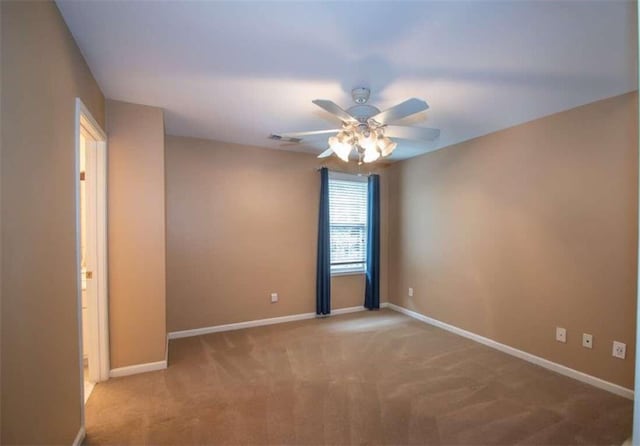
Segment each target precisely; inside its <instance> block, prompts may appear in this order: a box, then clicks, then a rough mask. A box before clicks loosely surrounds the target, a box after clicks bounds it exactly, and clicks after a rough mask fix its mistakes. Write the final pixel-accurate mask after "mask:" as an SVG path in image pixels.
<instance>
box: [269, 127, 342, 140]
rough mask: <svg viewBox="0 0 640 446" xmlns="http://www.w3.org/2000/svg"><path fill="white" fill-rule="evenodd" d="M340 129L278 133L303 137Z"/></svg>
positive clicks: (334, 131)
mask: <svg viewBox="0 0 640 446" xmlns="http://www.w3.org/2000/svg"><path fill="white" fill-rule="evenodd" d="M339 131H340V129H331V130H314V131H311V132H294V133H278V135H280V136H282V137H285V138H303V137H305V136H314V135H326V134H329V133H338V132H339Z"/></svg>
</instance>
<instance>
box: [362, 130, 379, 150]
mask: <svg viewBox="0 0 640 446" xmlns="http://www.w3.org/2000/svg"><path fill="white" fill-rule="evenodd" d="M377 144H378V140H377V138H376V134H375V133H373V132H367V136H365V134H364V133H361V134H360V135H359V137H358V145H359V146H360V147H362V148H363V149H364V150H365V151H367V150H375V148H376V146H377Z"/></svg>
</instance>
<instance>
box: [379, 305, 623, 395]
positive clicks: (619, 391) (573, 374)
mask: <svg viewBox="0 0 640 446" xmlns="http://www.w3.org/2000/svg"><path fill="white" fill-rule="evenodd" d="M386 306H387V307H388V308H390V309H392V310H395V311H398V312H400V313H403V314H406V315H407V316H410V317H412V318H414V319H417V320H419V321H422V322H425V323H427V324H429V325H433V326H434V327H438V328H442V329H443V330H447V331H449V332H451V333H454V334H457V335H459V336H462V337H465V338H468V339H471V340H472V341H476V342H479V343H480V344H484V345H486V346H489V347H492V348H495V349H496V350H500V351H501V352H504V353H507V354H509V355H512V356H515V357H516V358H520V359H523V360H525V361H528V362H531V363H533V364H536V365H539V366H541V367H544V368H545V369H549V370H552V371H554V372H556V373H560V374H561V375H564V376H568V377H569V378H573V379H576V380H578V381H582V382H583V383H586V384H591V385H592V386H595V387H598V388H600V389H603V390H606V391H608V392H611V393H615V394H616V395H620V396H622V397H625V398H628V399H630V400H632V399H633V390H631V389H627V388H626V387H622V386H619V385H617V384H614V383H612V382H609V381H605V380H603V379H600V378H596V377H595V376H591V375H587V374H586V373H583V372H580V371H578V370H575V369H572V368H569V367H567V366H564V365H561V364H558V363H556V362H553V361H549V360H548V359H544V358H541V357H539V356H536V355H532V354H531V353H527V352H525V351H522V350H518V349H517V348H514V347H510V346H508V345H505V344H501V343H500V342H497V341H494V340H493V339H489V338H485V337H484V336H480V335H478V334H475V333H472V332H470V331H467V330H463V329H462V328H459V327H456V326H455V325H450V324H447V323H445V322H441V321H439V320H437V319H433V318H430V317H428V316H425V315H423V314H420V313H417V312H415V311H411V310H408V309H406V308H404V307H401V306H399V305H396V304H392V303H389V304H387V305H386Z"/></svg>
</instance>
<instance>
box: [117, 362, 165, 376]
mask: <svg viewBox="0 0 640 446" xmlns="http://www.w3.org/2000/svg"><path fill="white" fill-rule="evenodd" d="M166 368H167V361H166V359H165V360H164V361H157V362H147V363H146V364H136V365H129V366H126V367H118V368H117V369H111V371H110V372H109V378H119V377H121V376H129V375H136V374H138V373H146V372H155V371H156V370H164V369H166Z"/></svg>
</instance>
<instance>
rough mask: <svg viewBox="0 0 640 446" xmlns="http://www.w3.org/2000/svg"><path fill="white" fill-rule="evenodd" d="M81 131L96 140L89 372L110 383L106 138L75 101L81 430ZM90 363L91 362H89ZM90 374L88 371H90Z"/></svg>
mask: <svg viewBox="0 0 640 446" xmlns="http://www.w3.org/2000/svg"><path fill="white" fill-rule="evenodd" d="M81 128H82V129H84V130H85V131H86V132H87V133H89V134H90V135H91V136H92V137H93V138H94V139H95V140H96V170H97V174H96V191H97V194H96V217H97V222H96V226H97V233H96V237H97V247H98V252H97V265H96V268H95V270H96V280H97V281H98V283H97V286H96V288H97V296H96V305H94V311H91V312H89V311H87V316H88V317H91V318H92V319H93V320H92V321H90V323H91V324H94V325H93V327H95V331H94V332H95V336H90V337H89V340H88V342H89V343H90V344H91V345H90V346H89V351H90V353H91V355H92V356H93V357H94V358H95V359H94V360H93V361H92V362H93V364H97V367H95V369H97V370H92V371H91V375H92V378H93V379H94V380H95V381H96V382H100V381H106V380H107V379H109V367H110V365H109V302H108V276H107V274H108V272H107V267H108V264H107V135H106V133H105V132H104V130H102V128H101V127H100V125H99V124H98V122H97V121H96V120H95V119H94V118H93V116H92V115H91V112H90V111H89V109H88V108H87V107H86V106H85V105H84V103H83V102H82V100H81V99H80V98H76V99H75V169H74V189H75V213H76V215H75V220H76V225H75V226H76V227H75V232H76V246H75V248H76V290H77V295H76V301H77V303H76V305H77V312H78V313H77V322H78V347H79V351H78V364H79V367H80V389H81V390H80V391H81V399H80V401H81V404H82V424H83V426H84V376H83V375H84V364H83V345H82V281H81V272H82V267H81V260H82V258H81V257H82V254H81V234H80V227H81V226H80V224H81V223H80V130H81ZM90 361H91V358H90ZM90 370H91V368H90Z"/></svg>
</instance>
